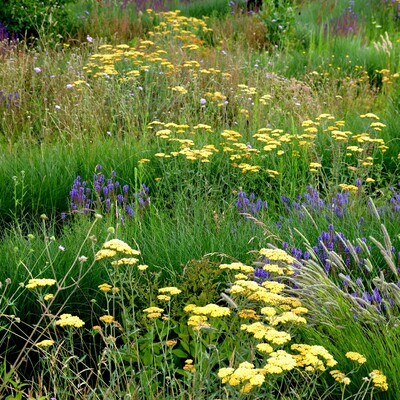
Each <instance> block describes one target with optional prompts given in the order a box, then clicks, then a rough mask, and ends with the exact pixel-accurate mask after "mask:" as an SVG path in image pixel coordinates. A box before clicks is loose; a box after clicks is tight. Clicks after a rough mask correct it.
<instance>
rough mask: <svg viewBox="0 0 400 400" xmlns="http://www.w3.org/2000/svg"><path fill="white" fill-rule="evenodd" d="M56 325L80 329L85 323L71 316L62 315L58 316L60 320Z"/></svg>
mask: <svg viewBox="0 0 400 400" xmlns="http://www.w3.org/2000/svg"><path fill="white" fill-rule="evenodd" d="M56 325H59V326H62V327H66V326H72V327H74V328H81V327H82V326H83V325H85V323H84V322H83V321H82V320H81V319H80V318H79V317H76V316H73V315H71V314H62V315H60V318H59V320H58V321H56Z"/></svg>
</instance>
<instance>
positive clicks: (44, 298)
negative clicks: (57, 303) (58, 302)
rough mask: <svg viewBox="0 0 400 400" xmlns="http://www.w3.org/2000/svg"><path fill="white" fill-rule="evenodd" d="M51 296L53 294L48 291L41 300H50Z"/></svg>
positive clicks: (52, 296)
mask: <svg viewBox="0 0 400 400" xmlns="http://www.w3.org/2000/svg"><path fill="white" fill-rule="evenodd" d="M52 298H54V294H52V293H49V294H46V295H45V296H44V297H43V300H45V301H49V300H51V299H52Z"/></svg>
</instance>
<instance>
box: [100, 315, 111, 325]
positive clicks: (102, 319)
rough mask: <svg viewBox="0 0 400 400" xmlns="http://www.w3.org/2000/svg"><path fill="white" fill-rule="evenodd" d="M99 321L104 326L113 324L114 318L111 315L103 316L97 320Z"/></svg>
mask: <svg viewBox="0 0 400 400" xmlns="http://www.w3.org/2000/svg"><path fill="white" fill-rule="evenodd" d="M99 320H100V321H102V322H104V323H106V324H111V323H112V322H114V317H113V316H112V315H103V316H102V317H100V318H99Z"/></svg>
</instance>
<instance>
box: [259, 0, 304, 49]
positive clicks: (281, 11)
mask: <svg viewBox="0 0 400 400" xmlns="http://www.w3.org/2000/svg"><path fill="white" fill-rule="evenodd" d="M259 16H260V18H261V19H262V21H263V23H264V24H265V26H266V29H267V31H266V35H267V40H268V41H269V42H270V44H271V46H278V47H285V46H287V45H289V44H290V42H291V38H292V32H293V29H294V22H295V17H296V3H295V1H293V0H264V1H263V4H262V8H261V11H260V12H259Z"/></svg>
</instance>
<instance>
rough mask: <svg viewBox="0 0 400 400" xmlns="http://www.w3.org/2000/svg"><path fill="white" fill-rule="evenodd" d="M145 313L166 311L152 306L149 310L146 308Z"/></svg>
mask: <svg viewBox="0 0 400 400" xmlns="http://www.w3.org/2000/svg"><path fill="white" fill-rule="evenodd" d="M143 311H144V312H145V313H163V312H164V309H163V308H160V307H155V306H152V307H149V308H145V309H144V310H143Z"/></svg>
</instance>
